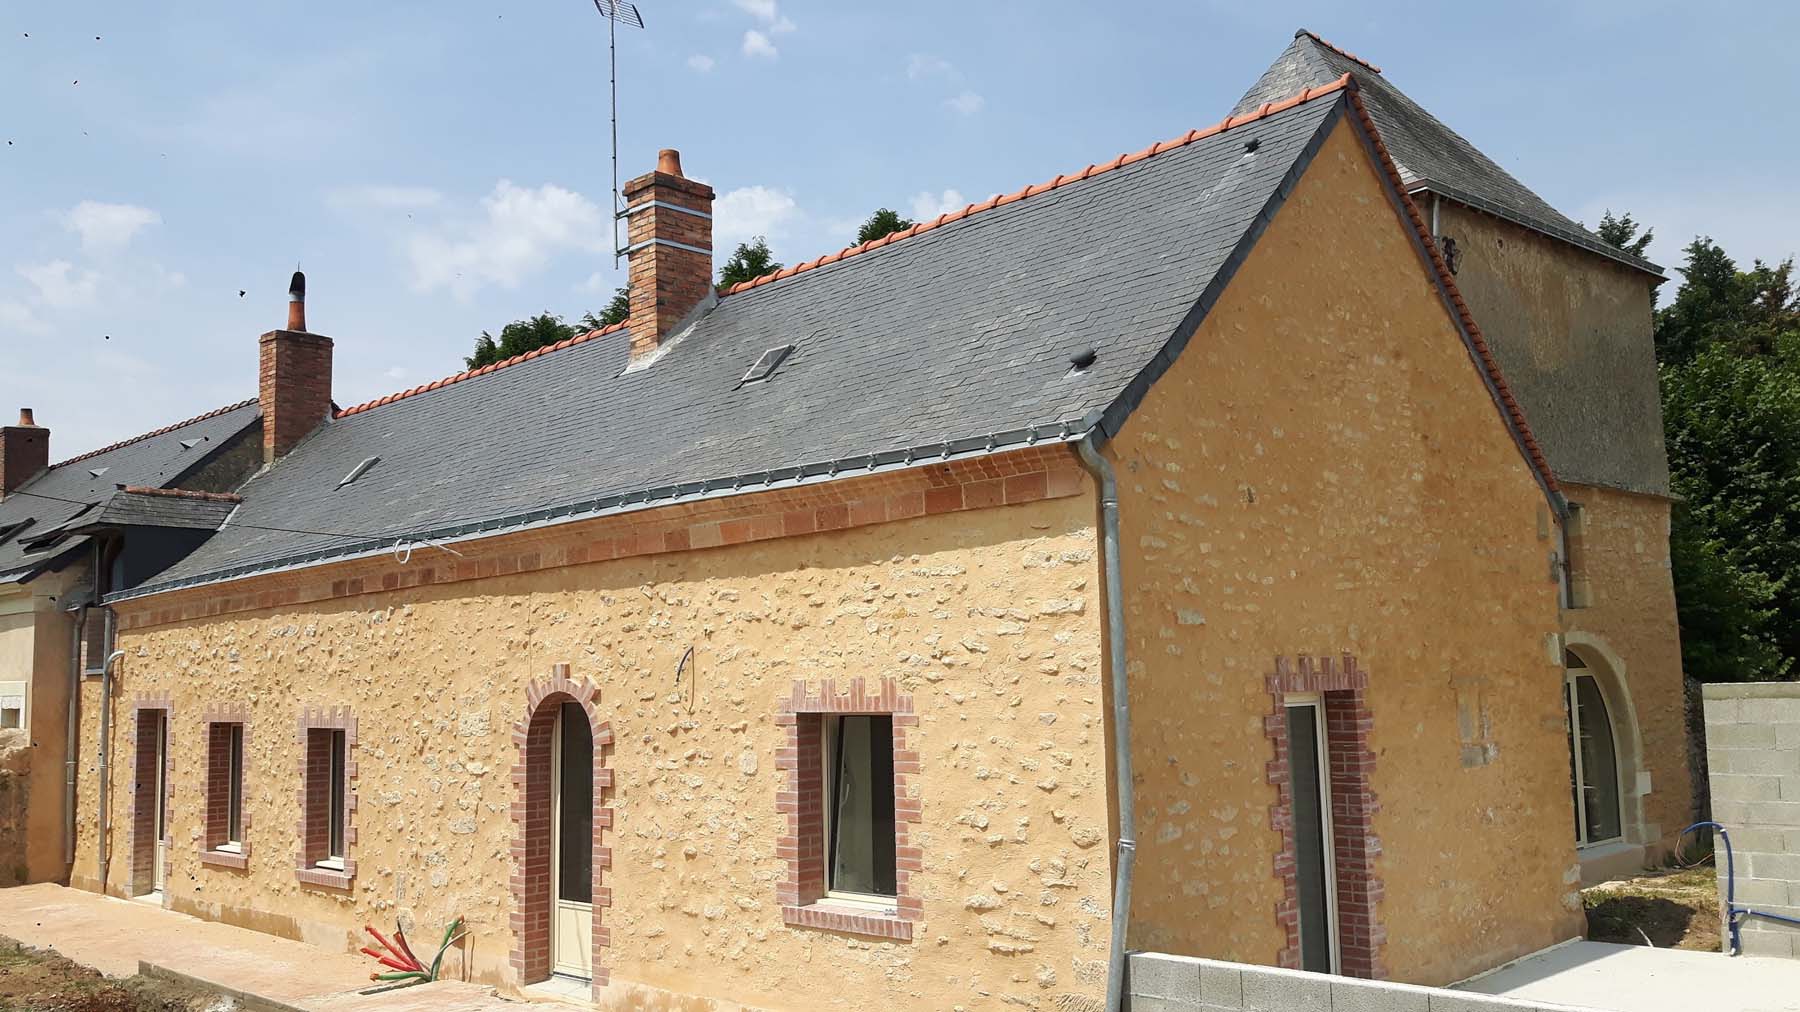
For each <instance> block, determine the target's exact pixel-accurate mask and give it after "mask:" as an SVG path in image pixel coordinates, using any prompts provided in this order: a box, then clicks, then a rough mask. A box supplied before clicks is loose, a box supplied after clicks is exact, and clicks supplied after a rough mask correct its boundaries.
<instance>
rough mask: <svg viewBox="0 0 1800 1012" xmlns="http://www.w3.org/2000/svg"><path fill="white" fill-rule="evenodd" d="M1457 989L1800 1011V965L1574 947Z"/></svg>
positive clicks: (1647, 1007) (1647, 1011)
mask: <svg viewBox="0 0 1800 1012" xmlns="http://www.w3.org/2000/svg"><path fill="white" fill-rule="evenodd" d="M1457 988H1458V989H1459V990H1464V991H1474V992H1479V993H1481V994H1495V995H1504V996H1506V997H1508V998H1519V999H1523V1000H1526V1001H1541V1002H1553V1003H1556V1004H1561V1005H1585V1006H1588V1007H1591V1008H1597V1009H1613V1010H1616V1012H1701V1010H1704V1012H1800V960H1793V959H1765V958H1760V957H1756V956H1735V957H1734V956H1725V955H1721V954H1720V953H1716V952H1689V951H1687V950H1683V949H1652V948H1649V947H1647V946H1641V945H1611V944H1608V943H1605V942H1573V943H1571V944H1568V945H1563V946H1558V947H1557V948H1554V949H1551V950H1549V951H1547V952H1542V953H1539V954H1538V955H1536V956H1528V957H1526V958H1525V959H1522V960H1519V961H1518V962H1516V963H1510V964H1508V965H1506V966H1503V967H1501V968H1499V969H1497V970H1494V971H1492V972H1490V973H1487V974H1483V975H1482V976H1480V977H1477V978H1475V979H1474V980H1470V981H1465V982H1463V983H1462V984H1459V985H1457Z"/></svg>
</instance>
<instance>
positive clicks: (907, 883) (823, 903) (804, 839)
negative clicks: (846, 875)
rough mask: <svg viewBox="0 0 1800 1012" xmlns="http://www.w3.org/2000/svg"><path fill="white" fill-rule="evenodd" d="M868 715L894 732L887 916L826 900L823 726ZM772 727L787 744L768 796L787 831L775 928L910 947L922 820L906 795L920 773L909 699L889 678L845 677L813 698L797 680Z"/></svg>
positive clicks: (918, 903) (780, 851)
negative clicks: (917, 831) (779, 778)
mask: <svg viewBox="0 0 1800 1012" xmlns="http://www.w3.org/2000/svg"><path fill="white" fill-rule="evenodd" d="M853 715H869V716H883V717H888V718H890V719H891V722H892V723H891V726H892V728H893V755H892V761H893V770H894V773H893V776H894V784H893V797H894V859H893V862H894V904H893V907H892V909H891V911H890V910H885V909H872V908H870V907H869V906H867V905H861V904H856V903H852V902H845V901H840V900H837V899H833V898H832V897H831V896H828V895H827V867H826V866H827V862H828V854H827V850H828V841H827V838H826V823H827V819H828V818H829V816H828V812H827V806H828V805H829V804H830V799H828V798H827V797H826V796H825V784H826V779H827V770H826V759H825V742H826V740H827V737H828V736H829V734H830V733H831V731H830V727H829V725H828V721H831V720H833V719H834V718H837V717H843V716H853ZM775 723H776V724H777V725H778V726H780V727H783V728H785V729H786V730H787V741H786V743H785V744H784V746H783V747H782V749H781V750H780V751H779V752H778V753H777V754H776V757H775V767H776V768H777V769H779V770H781V771H782V773H783V774H784V778H785V779H784V782H783V784H782V789H781V790H780V791H779V792H778V793H777V794H776V796H775V808H776V811H778V812H781V813H782V814H784V815H786V816H787V827H786V831H785V832H784V833H783V834H782V836H781V838H780V839H779V840H778V841H777V842H776V848H775V849H776V854H777V856H779V857H781V858H782V859H784V860H785V861H786V862H787V877H786V878H784V879H783V880H782V881H781V882H780V883H778V884H777V886H776V889H775V895H776V900H777V902H778V903H779V904H780V906H781V919H782V923H784V924H786V925H788V926H789V927H796V928H821V929H824V930H827V931H841V932H845V933H847V934H856V935H871V936H874V937H877V938H886V939H892V940H894V941H900V942H910V941H912V937H913V928H914V926H915V925H916V924H917V923H918V922H919V921H921V920H923V918H924V915H925V901H924V900H923V899H922V898H921V897H920V896H918V895H917V893H916V892H914V890H913V888H912V876H913V873H915V872H918V871H920V870H921V869H922V868H923V867H924V862H923V854H922V851H921V850H920V848H918V847H916V846H914V845H913V842H912V832H911V827H912V826H913V825H914V824H916V823H918V822H919V821H920V820H921V818H922V817H923V814H924V809H923V802H921V801H920V800H919V798H918V797H916V796H915V795H914V794H913V792H912V790H911V787H912V784H913V779H914V777H915V776H916V775H917V774H918V772H919V753H918V751H917V750H916V749H915V748H913V747H911V743H910V742H909V738H910V737H911V735H913V734H916V733H917V732H916V731H914V730H913V729H915V728H917V727H918V726H919V717H918V714H917V712H915V711H914V709H913V699H912V696H911V695H910V694H906V693H902V692H901V691H900V689H899V687H898V685H897V684H896V683H895V681H894V680H893V679H891V678H883V679H880V680H879V681H878V682H877V683H876V684H875V685H873V686H871V685H869V684H868V683H867V682H866V681H865V680H864V679H862V678H852V679H850V680H849V684H848V685H840V684H839V683H838V682H837V681H836V680H835V679H829V678H828V679H825V680H824V682H822V683H821V684H820V685H819V688H818V690H817V691H816V692H815V691H813V690H812V689H811V688H809V686H808V685H807V683H806V682H804V681H796V682H795V683H794V685H793V691H792V692H791V694H790V695H788V696H787V697H786V698H783V699H782V700H781V701H780V703H779V704H778V710H777V713H776V715H775Z"/></svg>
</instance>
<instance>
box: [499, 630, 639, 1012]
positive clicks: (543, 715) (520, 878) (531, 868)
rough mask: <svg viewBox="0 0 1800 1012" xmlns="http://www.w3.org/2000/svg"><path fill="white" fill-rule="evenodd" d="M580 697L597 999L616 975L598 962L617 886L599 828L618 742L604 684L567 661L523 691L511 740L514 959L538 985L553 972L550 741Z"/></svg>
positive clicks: (607, 940)
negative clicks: (587, 771)
mask: <svg viewBox="0 0 1800 1012" xmlns="http://www.w3.org/2000/svg"><path fill="white" fill-rule="evenodd" d="M564 703H575V704H577V705H578V706H580V707H581V710H582V712H583V713H585V714H587V718H588V727H589V729H590V730H591V731H592V733H593V736H594V752H593V764H594V769H593V780H594V796H593V797H594V813H593V814H594V838H593V848H594V851H593V864H592V868H593V873H592V874H593V906H594V912H593V927H592V942H591V944H592V946H593V952H592V955H591V962H590V963H589V967H590V968H591V973H592V977H591V984H592V991H593V998H594V1000H595V1001H599V1000H600V999H601V997H602V996H603V994H604V992H605V988H606V985H607V983H608V982H609V981H610V979H611V977H610V974H609V973H608V971H607V968H606V964H604V963H602V962H601V960H600V957H601V950H602V949H604V948H606V947H607V946H609V945H611V944H612V935H611V929H610V928H608V927H607V926H605V925H603V924H602V923H601V920H600V917H601V912H602V911H604V910H605V909H606V908H608V907H610V906H612V890H610V889H608V888H606V887H605V886H604V885H602V884H601V879H602V877H603V875H604V873H605V872H606V871H608V870H610V869H611V868H612V848H611V847H610V846H608V845H606V844H604V843H602V842H601V841H602V832H603V831H605V830H610V829H611V828H612V825H613V810H612V808H611V807H609V806H608V805H607V802H606V797H605V795H606V792H607V791H608V790H609V789H611V787H612V782H613V774H612V769H611V768H609V767H608V766H607V764H606V759H607V753H608V750H609V748H610V747H611V746H612V744H613V733H612V724H611V723H610V722H608V721H605V720H602V719H601V718H600V711H599V705H600V687H599V686H597V685H595V684H594V682H593V681H592V680H591V679H588V678H580V679H572V678H570V677H569V666H568V665H567V664H558V665H555V667H554V668H553V669H552V671H551V675H550V677H549V678H541V679H537V680H535V681H533V682H532V683H531V684H530V685H529V686H527V687H526V690H525V709H524V713H523V715H522V716H521V717H520V719H519V720H518V721H516V722H514V724H513V730H512V742H513V747H514V748H515V749H517V758H516V759H514V760H513V766H512V777H511V783H512V789H513V802H512V806H511V809H510V811H511V815H512V822H513V842H512V874H511V877H510V879H509V882H510V884H511V888H512V899H513V909H512V913H511V919H510V925H511V927H512V954H511V962H512V966H513V969H514V971H515V972H516V973H517V974H518V979H519V980H520V981H522V982H524V983H535V982H537V981H540V980H544V979H546V978H548V977H549V976H550V971H551V945H550V932H551V930H552V929H553V925H554V918H553V907H554V904H553V903H552V902H551V895H550V894H551V889H552V886H553V883H554V882H555V875H554V874H553V871H552V869H551V867H550V862H551V853H552V848H551V826H550V822H551V809H552V805H551V792H552V791H554V790H555V789H556V785H555V784H553V783H552V782H551V775H550V773H551V770H552V769H553V765H552V762H551V755H550V752H551V744H552V743H553V742H554V741H555V737H554V730H555V727H556V722H557V720H558V719H560V714H561V712H562V704H564Z"/></svg>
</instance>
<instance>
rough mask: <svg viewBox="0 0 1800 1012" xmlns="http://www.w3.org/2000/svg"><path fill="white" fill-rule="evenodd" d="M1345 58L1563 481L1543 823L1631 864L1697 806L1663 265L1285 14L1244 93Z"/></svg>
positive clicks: (1480, 690) (1615, 870)
mask: <svg viewBox="0 0 1800 1012" xmlns="http://www.w3.org/2000/svg"><path fill="white" fill-rule="evenodd" d="M1343 74H1349V75H1351V76H1352V78H1354V79H1355V80H1356V81H1357V83H1358V84H1359V85H1360V86H1361V89H1362V91H1361V94H1362V96H1363V100H1364V102H1365V103H1366V104H1367V105H1368V109H1369V115H1370V116H1371V117H1373V118H1374V120H1375V123H1376V126H1377V127H1378V128H1379V129H1380V130H1381V133H1382V137H1383V139H1384V140H1385V141H1386V142H1387V146H1388V150H1389V152H1390V153H1391V154H1392V155H1393V158H1394V161H1395V163H1396V165H1397V166H1398V167H1399V169H1400V174H1401V179H1402V180H1403V186H1404V187H1405V189H1406V190H1407V192H1408V193H1409V194H1411V195H1412V197H1413V199H1414V201H1415V202H1416V203H1418V205H1419V206H1420V209H1421V210H1422V211H1423V212H1424V214H1425V215H1426V217H1427V219H1428V221H1429V223H1430V229H1431V232H1432V234H1433V235H1434V236H1436V238H1437V241H1438V244H1439V246H1440V248H1441V249H1442V250H1443V252H1444V255H1445V257H1446V259H1447V260H1448V261H1449V264H1450V267H1451V270H1452V271H1453V272H1454V273H1455V274H1456V285H1457V288H1458V289H1459V290H1460V291H1461V292H1462V295H1463V298H1464V299H1465V300H1466V302H1467V303H1468V306H1469V308H1470V310H1471V311H1472V312H1473V313H1474V316H1475V319H1476V321H1477V322H1479V323H1480V325H1481V330H1482V333H1483V334H1485V335H1486V337H1487V340H1488V342H1489V344H1490V346H1491V347H1492V348H1493V352H1494V355H1495V357H1496V358H1497V359H1498V360H1499V363H1500V366H1501V368H1502V369H1503V370H1505V374H1506V377H1507V379H1508V381H1509V382H1510V383H1511V385H1512V390H1513V392H1514V393H1515V394H1516V395H1517V397H1518V400H1519V403H1520V405H1521V406H1522V407H1523V408H1524V409H1525V415H1526V417H1527V418H1529V419H1531V424H1532V429H1533V431H1534V432H1536V434H1537V436H1538V439H1539V440H1540V441H1541V442H1542V443H1543V447H1544V453H1545V455H1546V456H1547V457H1548V458H1549V461H1550V465H1551V467H1552V469H1553V470H1554V471H1555V473H1556V476H1557V478H1558V480H1559V481H1561V482H1562V488H1563V491H1564V493H1565V494H1566V495H1567V496H1568V500H1569V507H1570V512H1569V520H1568V523H1567V524H1566V525H1565V526H1564V528H1563V533H1562V535H1561V536H1562V538H1563V543H1562V544H1561V546H1560V547H1559V550H1558V560H1559V565H1560V566H1561V567H1562V570H1563V576H1562V581H1563V598H1562V605H1563V610H1562V650H1563V656H1564V658H1565V666H1566V671H1565V676H1564V678H1563V680H1562V688H1561V692H1562V694H1563V695H1564V697H1565V703H1564V706H1565V712H1566V714H1567V717H1566V720H1567V722H1568V724H1569V727H1570V739H1569V740H1570V742H1571V743H1572V745H1571V747H1570V752H1571V760H1572V776H1573V782H1574V799H1575V800H1574V803H1573V804H1572V806H1571V807H1572V809H1573V817H1572V818H1567V819H1561V820H1558V822H1557V825H1556V826H1555V830H1554V831H1558V832H1568V833H1570V834H1572V835H1573V836H1574V837H1575V839H1576V840H1577V841H1578V843H1579V853H1580V856H1581V867H1582V874H1583V878H1584V879H1585V880H1586V881H1587V882H1589V883H1592V882H1597V881H1604V880H1606V879H1609V878H1614V877H1617V876H1618V875H1620V874H1631V873H1634V872H1636V871H1638V870H1639V869H1641V868H1643V867H1645V866H1646V865H1653V864H1656V863H1658V862H1660V861H1661V860H1662V859H1663V858H1664V856H1665V855H1666V854H1667V853H1668V850H1669V847H1670V846H1671V845H1672V843H1673V842H1674V837H1675V834H1677V833H1679V832H1680V831H1681V830H1682V828H1683V827H1685V826H1686V825H1688V824H1689V823H1691V822H1692V821H1694V819H1695V818H1697V817H1698V813H1697V811H1696V810H1695V804H1694V788H1693V783H1694V781H1693V776H1694V774H1693V765H1692V763H1693V758H1692V757H1693V756H1694V755H1695V754H1696V753H1695V752H1694V751H1693V750H1691V748H1690V745H1689V743H1688V732H1687V726H1688V725H1687V721H1686V717H1685V713H1686V697H1685V695H1684V689H1683V680H1682V673H1681V644H1680V640H1679V636H1678V629H1677V623H1676V617H1675V588H1674V583H1673V578H1672V574H1671V571H1670V567H1669V509H1670V502H1671V500H1670V493H1669V465H1668V458H1667V456H1666V454H1665V452H1664V448H1663V428H1662V404H1661V400H1660V397H1659V394H1658V389H1657V377H1656V357H1655V349H1654V346H1653V344H1652V341H1651V331H1652V317H1651V313H1652V307H1653V305H1654V300H1655V291H1656V286H1657V285H1658V284H1660V283H1662V281H1663V280H1665V279H1664V276H1663V273H1662V269H1661V268H1659V267H1657V266H1656V265H1655V264H1652V263H1649V262H1648V261H1646V260H1644V259H1642V258H1641V257H1637V256H1634V255H1632V254H1630V253H1627V252H1625V251H1624V250H1621V249H1618V248H1617V247H1614V246H1612V245H1610V244H1608V243H1606V242H1604V241H1603V240H1601V239H1599V238H1598V237H1596V236H1594V235H1593V234H1592V233H1590V232H1588V231H1587V229H1585V228H1583V227H1582V226H1581V225H1580V224H1578V223H1576V222H1574V221H1571V220H1570V219H1569V218H1568V217H1566V216H1564V215H1563V214H1561V213H1560V212H1558V211H1557V210H1556V209H1555V208H1553V207H1551V206H1550V205H1549V204H1548V203H1547V202H1545V201H1544V200H1543V199H1542V198H1541V197H1539V196H1538V195H1537V194H1535V193H1533V192H1532V191H1531V190H1530V189H1529V188H1527V187H1526V186H1525V185H1524V184H1523V183H1521V182H1519V181H1518V180H1517V179H1514V178H1513V177H1512V176H1511V175H1509V174H1508V173H1507V172H1506V170H1505V169H1502V168H1501V167H1500V166H1499V165H1498V164H1496V163H1495V162H1494V161H1493V160H1492V159H1490V158H1488V157H1487V156H1486V155H1484V154H1482V153H1481V152H1480V151H1478V150H1477V149H1476V148H1475V146H1474V145H1472V144H1470V143H1469V142H1468V141H1466V140H1464V139H1463V138H1462V137H1460V136H1458V135H1457V134H1456V133H1455V132H1453V131H1452V130H1451V129H1450V128H1449V127H1447V126H1445V125H1444V124H1443V123H1441V122H1439V121H1438V120H1437V119H1436V118H1434V117H1433V116H1432V115H1431V114H1430V113H1429V112H1427V111H1425V110H1424V109H1423V108H1421V107H1420V106H1419V105H1418V103H1416V102H1414V101H1413V100H1412V99H1410V98H1408V97H1407V96H1406V95H1405V94H1404V93H1403V92H1401V91H1400V89H1399V88H1397V87H1395V86H1394V85H1393V83H1392V82H1391V81H1389V80H1388V79H1387V78H1386V77H1385V76H1383V75H1382V73H1381V71H1380V69H1379V68H1377V67H1375V66H1373V65H1371V64H1369V63H1367V62H1365V61H1363V60H1361V59H1358V58H1357V57H1355V56H1352V55H1350V54H1349V53H1346V52H1344V51H1343V50H1341V49H1338V48H1337V47H1336V46H1333V45H1331V44H1330V43H1328V42H1325V41H1324V40H1322V39H1320V38H1319V37H1318V36H1316V35H1314V34H1312V33H1310V32H1307V31H1304V30H1302V31H1300V32H1298V33H1296V34H1295V36H1294V41H1293V44H1292V45H1290V46H1288V48H1287V50H1286V51H1285V52H1283V53H1282V54H1281V56H1280V57H1279V58H1278V59H1277V60H1276V61H1275V62H1274V64H1272V65H1271V66H1270V67H1269V69H1268V70H1267V71H1265V72H1264V74H1263V76H1262V78H1261V80H1259V81H1258V82H1257V83H1256V85H1255V86H1254V87H1253V88H1251V89H1250V91H1249V93H1247V94H1246V95H1245V96H1244V98H1243V99H1242V100H1241V101H1240V102H1239V103H1238V106H1237V110H1236V111H1237V112H1238V113H1240V114H1242V113H1247V112H1250V111H1253V110H1255V109H1256V108H1257V107H1258V106H1260V105H1261V104H1262V103H1263V102H1267V101H1272V100H1278V99H1280V98H1281V97H1283V96H1285V95H1288V94H1292V93H1293V92H1294V91H1296V90H1298V89H1300V88H1306V87H1312V86H1317V85H1321V84H1325V83H1328V82H1330V81H1334V80H1337V79H1338V78H1339V77H1340V76H1341V75H1343ZM1485 677H1486V674H1485V673H1484V672H1474V671H1471V672H1465V673H1463V674H1462V675H1460V676H1459V679H1460V684H1461V686H1462V688H1461V689H1459V691H1460V692H1461V693H1462V695H1463V698H1464V701H1465V702H1464V705H1463V708H1462V709H1463V713H1462V720H1463V722H1464V726H1465V733H1466V734H1467V736H1468V737H1469V739H1470V741H1469V748H1468V749H1467V750H1465V753H1464V756H1463V762H1464V764H1465V765H1479V764H1482V763H1485V762H1487V761H1489V759H1490V758H1491V753H1492V750H1491V749H1490V748H1489V747H1488V744H1489V743H1488V742H1486V741H1484V740H1483V734H1484V731H1483V726H1484V722H1485V721H1486V720H1487V719H1488V718H1487V716H1486V713H1487V709H1486V704H1484V703H1483V702H1482V699H1483V695H1484V692H1485ZM1553 688H1554V687H1553ZM1545 830H1546V832H1549V831H1552V827H1551V825H1550V824H1548V823H1547V824H1546V826H1545Z"/></svg>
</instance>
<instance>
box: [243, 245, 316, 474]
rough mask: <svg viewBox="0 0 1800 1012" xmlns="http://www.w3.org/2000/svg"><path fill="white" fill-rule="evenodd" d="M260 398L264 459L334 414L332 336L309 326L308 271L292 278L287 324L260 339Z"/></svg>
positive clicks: (278, 455) (285, 448)
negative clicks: (308, 330)
mask: <svg viewBox="0 0 1800 1012" xmlns="http://www.w3.org/2000/svg"><path fill="white" fill-rule="evenodd" d="M259 343H260V345H261V352H262V359H261V368H260V370H259V377H258V378H259V383H258V385H257V400H258V401H260V402H261V404H262V430H263V463H265V464H270V463H274V462H275V461H276V460H278V459H280V458H281V457H284V456H286V455H287V452H288V451H289V450H291V449H293V448H294V447H295V446H296V445H297V444H298V443H299V442H300V441H301V440H302V439H305V438H306V437H307V436H310V435H312V432H313V430H314V429H316V428H318V427H319V426H320V425H321V424H322V423H323V422H324V421H325V420H326V419H327V418H329V417H330V416H331V338H329V337H325V336H323V335H321V334H312V333H308V332H307V330H306V275H304V274H302V273H300V272H299V271H295V272H294V277H293V280H292V281H290V282H289V283H288V325H287V329H286V330H271V331H269V332H268V333H267V334H264V335H263V336H262V338H261V340H260V342H259Z"/></svg>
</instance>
